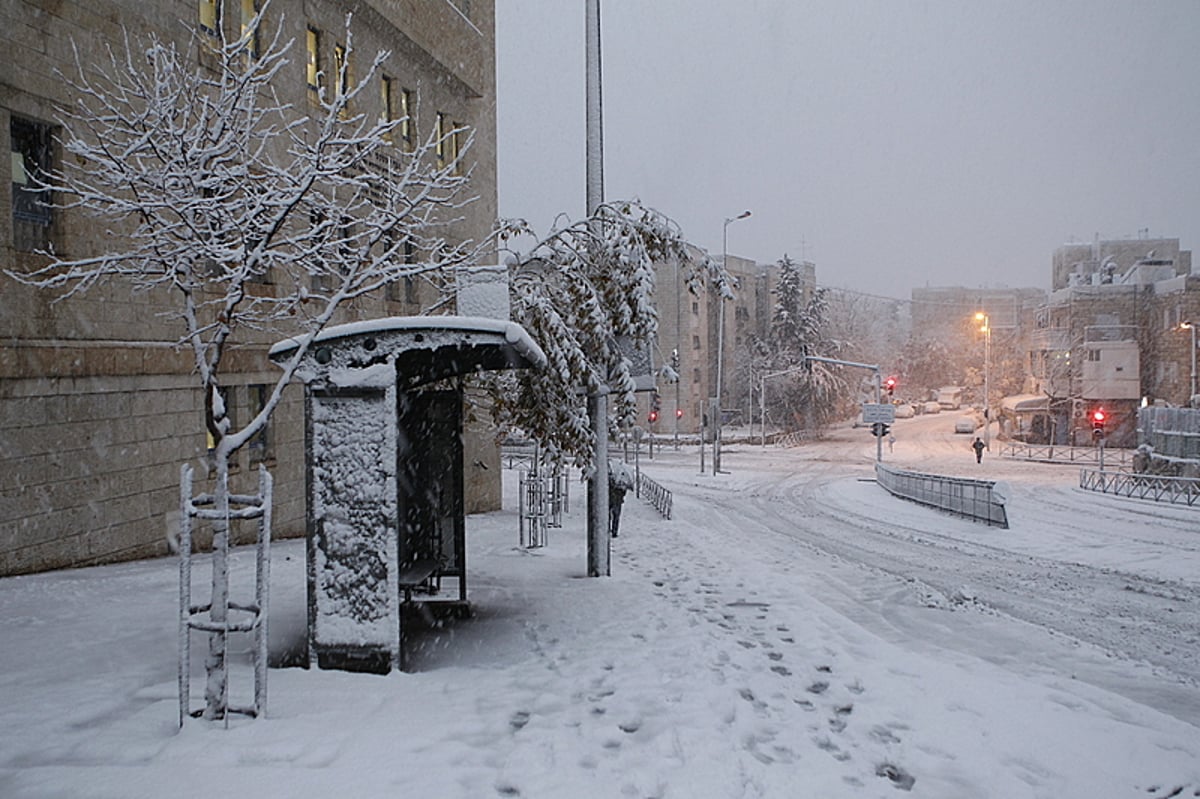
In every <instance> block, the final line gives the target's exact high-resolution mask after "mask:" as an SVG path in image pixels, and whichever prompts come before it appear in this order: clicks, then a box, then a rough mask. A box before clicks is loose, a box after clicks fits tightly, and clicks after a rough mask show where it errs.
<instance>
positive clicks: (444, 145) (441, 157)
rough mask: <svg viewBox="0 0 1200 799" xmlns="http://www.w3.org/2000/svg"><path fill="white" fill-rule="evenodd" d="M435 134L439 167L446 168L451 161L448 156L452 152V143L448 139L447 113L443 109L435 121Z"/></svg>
mask: <svg viewBox="0 0 1200 799" xmlns="http://www.w3.org/2000/svg"><path fill="white" fill-rule="evenodd" d="M433 135H434V136H435V137H436V138H437V147H436V150H437V168H438V169H445V168H446V164H447V163H449V160H448V158H447V156H448V155H449V152H450V143H449V142H448V141H446V115H445V114H443V113H442V112H441V111H439V112H438V115H437V119H436V121H435V122H434V125H433Z"/></svg>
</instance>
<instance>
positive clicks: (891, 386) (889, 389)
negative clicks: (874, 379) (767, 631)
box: [884, 377, 896, 397]
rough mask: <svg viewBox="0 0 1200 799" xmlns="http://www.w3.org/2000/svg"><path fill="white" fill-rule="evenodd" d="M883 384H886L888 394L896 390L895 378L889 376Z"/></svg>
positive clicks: (890, 394)
mask: <svg viewBox="0 0 1200 799" xmlns="http://www.w3.org/2000/svg"><path fill="white" fill-rule="evenodd" d="M884 385H885V386H887V393H888V396H889V397H890V396H892V394H894V393H895V391H896V378H894V377H889V378H888V379H887V382H886V383H885V384H884Z"/></svg>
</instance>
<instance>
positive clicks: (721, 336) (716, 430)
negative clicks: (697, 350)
mask: <svg viewBox="0 0 1200 799" xmlns="http://www.w3.org/2000/svg"><path fill="white" fill-rule="evenodd" d="M748 216H750V212H749V211H742V212H741V213H740V214H738V215H737V216H734V217H730V218H729V219H726V220H725V224H724V225H723V226H722V227H721V269H723V270H725V272H726V273H727V274H728V272H729V266H728V262H729V225H730V223H731V222H736V221H737V220H739V219H745V218H746V217H748ZM718 301H719V302H720V303H721V305H720V308H719V310H718V313H717V386H716V392H715V393H716V395H717V396H716V406H717V407H716V417H717V418H716V420H715V421H714V422H713V425H714V427H713V474H714V475H715V474H719V473H720V471H721V407H722V403H721V399H722V393H723V392H722V391H721V387H722V385H723V383H722V376H721V364H722V362H723V361H724V360H725V297H724V296H721V297H719V298H718Z"/></svg>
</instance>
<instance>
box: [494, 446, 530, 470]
mask: <svg viewBox="0 0 1200 799" xmlns="http://www.w3.org/2000/svg"><path fill="white" fill-rule="evenodd" d="M536 463H537V450H536V449H535V448H534V447H501V448H500V465H501V467H502V468H505V469H532V468H534V465H535V464H536Z"/></svg>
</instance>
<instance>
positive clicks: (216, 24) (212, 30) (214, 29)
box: [198, 0, 221, 38]
mask: <svg viewBox="0 0 1200 799" xmlns="http://www.w3.org/2000/svg"><path fill="white" fill-rule="evenodd" d="M198 11H199V18H200V31H201V32H202V33H206V34H208V35H209V36H212V37H215V38H219V37H220V36H221V0H199V5H198Z"/></svg>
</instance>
